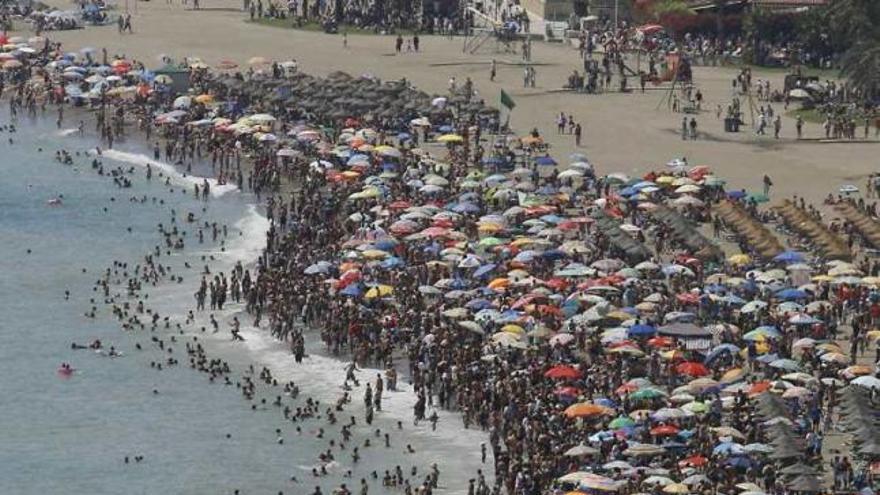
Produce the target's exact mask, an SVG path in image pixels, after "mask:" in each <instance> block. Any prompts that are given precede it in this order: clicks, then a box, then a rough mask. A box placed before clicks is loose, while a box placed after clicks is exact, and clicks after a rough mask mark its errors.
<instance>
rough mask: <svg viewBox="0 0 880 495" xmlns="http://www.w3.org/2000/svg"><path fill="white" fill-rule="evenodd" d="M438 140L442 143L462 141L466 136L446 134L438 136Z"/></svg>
mask: <svg viewBox="0 0 880 495" xmlns="http://www.w3.org/2000/svg"><path fill="white" fill-rule="evenodd" d="M437 142H440V143H447V144H450V143H461V142H464V138H463V137H461V136H459V135H458V134H444V135H442V136H440V137H438V138H437Z"/></svg>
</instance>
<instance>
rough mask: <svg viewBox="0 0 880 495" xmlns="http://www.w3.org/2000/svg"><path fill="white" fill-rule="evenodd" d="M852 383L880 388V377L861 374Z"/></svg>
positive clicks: (870, 387)
mask: <svg viewBox="0 0 880 495" xmlns="http://www.w3.org/2000/svg"><path fill="white" fill-rule="evenodd" d="M850 383H852V384H853V385H858V386H860V387H865V388H869V389H877V390H880V378H877V377H874V376H868V375H866V376H860V377H858V378H856V379H854V380H853V381H851V382H850Z"/></svg>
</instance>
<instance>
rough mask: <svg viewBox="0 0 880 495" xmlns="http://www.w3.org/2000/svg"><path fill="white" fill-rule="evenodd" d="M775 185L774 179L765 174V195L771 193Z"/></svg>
mask: <svg viewBox="0 0 880 495" xmlns="http://www.w3.org/2000/svg"><path fill="white" fill-rule="evenodd" d="M772 185H773V180H771V179H770V176H769V175H767V174H764V196H769V195H770V187H771V186H772Z"/></svg>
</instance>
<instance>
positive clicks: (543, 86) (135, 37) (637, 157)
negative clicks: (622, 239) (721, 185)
mask: <svg viewBox="0 0 880 495" xmlns="http://www.w3.org/2000/svg"><path fill="white" fill-rule="evenodd" d="M50 3H51V2H50ZM57 5H58V6H59V7H61V8H66V5H67V4H65V3H64V2H58V3H57ZM206 7H208V8H206V9H204V10H199V11H193V10H188V9H186V8H185V7H183V6H182V5H181V4H179V3H177V2H174V3H172V4H168V3H165V2H137V5H136V8H137V10H135V7H134V3H132V4H131V5H130V8H131V12H132V14H133V16H132V22H133V25H134V34H124V35H119V34H118V33H117V32H116V29H115V27H113V26H105V27H99V28H95V27H88V28H86V29H82V30H76V31H60V32H53V33H51V35H52V37H53V39H57V40H59V41H62V42H64V44H65V46H70V47H80V46H94V47H96V48H98V49H100V48H101V47H108V50H111V55H112V54H113V51H114V50H115V51H119V52H124V54H125V55H126V56H128V57H134V58H136V59H138V60H142V61H143V62H144V63H145V64H146V65H148V66H149V65H150V64H152V65H154V66H159V65H161V64H160V61H159V60H158V59H157V54H167V55H170V56H172V57H174V58H177V59H180V58H182V57H186V56H190V57H199V58H201V59H202V60H204V61H205V62H207V63H209V64H213V63H217V62H219V61H220V60H222V59H232V60H236V61H238V62H239V63H241V64H244V63H245V62H246V61H247V60H248V59H249V58H250V57H254V56H263V57H267V58H270V59H277V60H285V59H290V58H293V59H296V60H297V61H298V62H299V64H300V66H301V68H302V70H303V71H305V72H308V73H311V74H315V75H324V74H327V73H330V72H332V71H335V70H345V71H348V72H350V73H353V74H356V73H372V74H375V75H376V76H378V77H380V78H383V79H388V80H390V79H399V78H402V77H405V78H407V79H408V80H410V81H412V82H413V83H415V84H416V85H417V86H418V87H420V88H422V89H424V90H425V91H428V92H437V93H445V91H446V88H447V83H448V80H449V78H450V77H452V76H455V77H456V79H457V80H458V81H464V80H465V78H467V77H470V78H471V79H472V80H473V82H474V85H475V88H476V89H477V91H479V93H480V94H481V96H482V97H483V98H485V100H486V101H487V103H489V104H492V105H494V106H498V99H499V94H500V90H501V89H504V90H506V91H507V92H508V93H509V94H510V95H511V96H512V97H513V98H514V100H515V102H516V105H517V106H516V108H515V109H514V111H513V112H512V115H511V126H512V128H513V129H515V130H516V131H517V132H518V133H519V134H521V135H524V134H525V133H527V132H528V131H530V130H531V127H532V126H538V127H539V130H540V131H542V134H544V135H545V138H546V139H547V140H548V142H549V143H550V144H552V145H553V150H554V154H556V155H557V156H567V155H568V154H570V153H571V152H574V151H575V146H574V137H573V136H571V135H557V134H555V132H554V127H555V118H556V116H558V114H559V112H560V111H564V112H566V114H568V113H572V114H574V116H575V119H576V120H579V121H580V122H582V125H583V126H584V138H583V147H582V148H579V149H577V150H576V151H578V152H582V153H585V154H586V155H587V156H589V157H590V160H591V161H592V162H593V163H594V164H596V165H597V171H598V172H600V173H602V172H609V171H623V172H626V173H630V174H636V173H639V172H645V171H647V170H650V169H652V168H655V167H657V166H659V165H662V163H658V160H659V159H660V158H659V157H664V158H665V159H666V160H671V159H672V158H676V157H687V159H688V162H689V163H691V164H692V165H701V164H702V165H709V166H711V167H712V168H713V170H716V171H717V172H718V174H719V175H720V176H723V177H725V178H726V179H728V180H729V187H732V188H738V187H742V188H746V189H747V190H757V189H759V188H760V186H761V177H762V176H763V175H764V174H765V173H766V174H769V175H770V176H771V177H772V178H773V180H774V183H775V185H776V188H775V191H776V193H777V194H779V195H784V196H790V195H792V194H798V195H801V196H804V197H806V198H807V199H808V200H811V201H816V202H819V201H820V200H821V199H823V198H824V197H825V196H826V195H827V194H828V193H829V192H835V193H836V190H837V188H838V187H840V186H841V185H844V184H855V185H857V186H859V187H862V186H863V183H864V180H865V178H866V176H867V174H868V173H870V172H872V171H874V166H875V165H874V163H873V160H872V158H873V156H874V154H875V153H876V151H875V147H874V146H875V144H876V143H873V142H872V143H863V142H859V141H855V142H849V143H840V144H828V143H819V142H817V141H812V140H811V141H802V142H796V141H795V136H796V134H795V128H794V127H795V126H794V120H793V119H791V118H788V117H785V118H783V130H782V137H783V139H780V140H778V141H777V140H774V139H773V137H772V136H761V137H757V136H755V135H754V132H750V131H749V130H748V129H746V130H744V131H743V132H740V133H739V134H728V133H724V132H723V129H722V122H721V121H720V120H718V119H716V117H715V112H714V109H715V107H716V105H718V104H721V105H722V106H724V107H726V106H727V104H729V100H730V81H731V79H733V78H735V77H736V74H737V72H738V69H737V68H735V67H729V68H728V67H723V68H721V67H696V68H695V69H694V78H695V82H696V84H697V86H698V87H699V88H700V90H701V91H702V92H703V94H704V96H705V101H706V103H705V105H704V111H703V113H702V114H701V115H700V116H699V117H698V122H699V126H700V127H699V129H700V135H701V137H700V139H698V140H696V141H682V140H681V138H680V130H679V129H680V124H681V116H682V114H677V113H672V112H671V111H669V110H668V109H667V108H666V107H665V106H664V107H662V108H660V109H658V105H659V104H660V102H661V99H662V98H663V95H664V94H665V91H660V90H653V91H647V92H646V93H645V94H641V93H639V92H638V90H636V91H635V92H633V93H628V94H620V93H610V94H603V95H581V94H571V93H568V92H561V91H559V90H560V89H561V87H562V86H563V84H564V82H565V79H566V77H567V76H568V75H569V74H570V73H571V71H572V70H574V69H579V68H580V67H579V61H578V54H577V50H576V49H574V48H572V47H571V46H563V45H560V44H546V43H535V44H534V45H533V49H532V50H533V53H532V60H533V62H534V63H535V64H539V65H537V87H536V88H535V89H523V88H522V68H521V66H519V65H518V64H519V61H520V59H519V57H518V56H517V55H502V54H495V53H493V50H492V49H491V46H490V45H492V42H488V43H487V44H486V45H485V46H484V48H482V49H481V50H480V51H479V52H478V53H477V54H474V55H470V54H464V53H462V47H463V38H460V37H454V38H447V37H438V36H434V37H431V36H425V37H423V40H424V41H423V43H422V50H421V51H420V53H404V54H402V55H395V52H394V37H393V36H379V35H377V36H368V35H349V42H348V48H343V46H342V37H341V36H339V35H329V34H324V33H320V32H312V31H302V30H295V29H285V28H278V27H272V26H264V25H259V24H254V23H250V22H247V16H246V14H245V13H244V12H241V11H240V10H239V9H240V8H241V4H240V3H239V2H233V1H227V0H221V1H217V2H212V3H211V4H210V5H208V6H206ZM194 33H197V34H194ZM492 58H495V59H496V60H497V61H498V64H499V69H498V77H497V79H496V81H495V82H490V81H489V64H490V62H491V60H492ZM753 74H754V75H753V77H754V78H756V79H769V80H771V82H772V84H773V86H774V87H781V84H782V78H783V76H784V72H783V71H781V70H766V71H762V70H760V69H756V70H755V71H754V73H753ZM634 84H635V83H632V84H631V86H632V85H634ZM774 107H776V106H774ZM706 109H709V110H706ZM774 109H775V110H777V113H781V111H782V108H781V105H779V108H774ZM872 132H873V131H872ZM821 133H822V128H821V126H820V125H819V124H810V123H807V124H806V125H805V131H804V137H805V138H818V137H819V136H820V134H821ZM872 137H873V136H872Z"/></svg>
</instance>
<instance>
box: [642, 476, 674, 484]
mask: <svg viewBox="0 0 880 495" xmlns="http://www.w3.org/2000/svg"><path fill="white" fill-rule="evenodd" d="M673 483H675V480H673V479H672V478H667V477H666V476H658V475H653V476H648V477H647V478H645V479H644V481H642V484H643V485H650V486H655V485H656V486H667V485H671V484H673Z"/></svg>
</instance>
